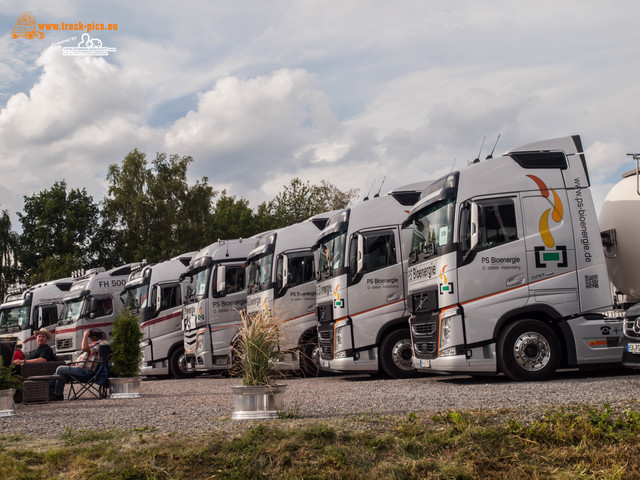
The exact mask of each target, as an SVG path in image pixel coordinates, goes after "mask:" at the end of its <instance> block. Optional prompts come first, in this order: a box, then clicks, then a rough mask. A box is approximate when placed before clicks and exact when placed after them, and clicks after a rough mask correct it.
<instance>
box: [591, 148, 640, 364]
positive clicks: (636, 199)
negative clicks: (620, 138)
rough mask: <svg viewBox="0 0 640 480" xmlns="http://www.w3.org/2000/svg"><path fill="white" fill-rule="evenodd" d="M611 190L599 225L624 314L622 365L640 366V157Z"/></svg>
mask: <svg viewBox="0 0 640 480" xmlns="http://www.w3.org/2000/svg"><path fill="white" fill-rule="evenodd" d="M629 155H632V156H633V158H634V160H635V161H636V168H635V169H634V170H631V171H629V172H627V173H625V174H623V175H622V177H623V178H622V180H621V181H620V182H618V183H617V184H616V185H614V186H613V188H612V189H611V190H610V191H609V193H608V195H607V197H606V198H605V201H604V203H603V204H602V209H601V211H600V217H599V219H598V223H599V225H600V232H601V235H602V243H603V245H604V248H605V260H606V264H607V271H608V272H609V279H610V281H611V284H612V285H613V293H614V296H615V300H616V304H617V306H618V307H619V308H620V309H622V310H623V313H624V340H625V348H624V353H623V364H624V365H625V366H627V367H640V249H639V248H638V240H639V239H640V154H629Z"/></svg>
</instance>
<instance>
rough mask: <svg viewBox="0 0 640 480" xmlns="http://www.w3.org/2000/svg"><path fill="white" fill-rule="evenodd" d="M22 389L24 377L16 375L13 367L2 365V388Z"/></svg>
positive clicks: (0, 374) (0, 376) (0, 386)
mask: <svg viewBox="0 0 640 480" xmlns="http://www.w3.org/2000/svg"><path fill="white" fill-rule="evenodd" d="M11 388H15V389H16V390H22V377H20V376H18V375H14V374H13V372H12V370H11V368H9V367H3V366H2V365H0V390H9V389H11Z"/></svg>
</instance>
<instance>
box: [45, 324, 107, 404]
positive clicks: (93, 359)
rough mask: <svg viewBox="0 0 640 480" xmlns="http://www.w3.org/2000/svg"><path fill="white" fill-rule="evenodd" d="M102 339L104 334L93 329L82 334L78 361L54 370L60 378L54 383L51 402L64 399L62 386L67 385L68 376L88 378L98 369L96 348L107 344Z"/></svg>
mask: <svg viewBox="0 0 640 480" xmlns="http://www.w3.org/2000/svg"><path fill="white" fill-rule="evenodd" d="M103 338H104V333H102V331H101V330H98V329H95V328H94V329H91V330H87V331H86V332H84V335H83V336H82V353H81V354H80V356H79V357H78V360H77V361H75V362H73V363H71V364H69V365H60V366H59V367H58V368H57V369H56V375H60V376H61V377H62V378H61V379H60V380H56V381H55V388H54V390H53V400H56V401H59V400H63V399H64V385H65V383H67V379H68V378H69V374H71V375H74V376H78V377H79V376H90V375H92V374H93V372H94V371H95V370H96V368H98V347H100V345H106V344H107V342H106V341H105V340H103Z"/></svg>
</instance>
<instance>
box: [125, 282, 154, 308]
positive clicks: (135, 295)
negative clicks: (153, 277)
mask: <svg viewBox="0 0 640 480" xmlns="http://www.w3.org/2000/svg"><path fill="white" fill-rule="evenodd" d="M125 295H126V296H125V298H124V304H125V307H127V308H129V309H130V310H131V311H133V312H138V311H139V310H140V309H141V308H144V307H146V306H147V297H148V296H149V284H143V285H138V286H137V287H132V288H128V289H127V290H126V293H125Z"/></svg>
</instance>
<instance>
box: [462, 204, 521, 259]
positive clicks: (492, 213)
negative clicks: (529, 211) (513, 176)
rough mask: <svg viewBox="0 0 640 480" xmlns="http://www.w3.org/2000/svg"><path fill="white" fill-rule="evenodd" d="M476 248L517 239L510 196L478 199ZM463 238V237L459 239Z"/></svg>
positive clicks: (485, 247) (514, 210)
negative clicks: (477, 237)
mask: <svg viewBox="0 0 640 480" xmlns="http://www.w3.org/2000/svg"><path fill="white" fill-rule="evenodd" d="M477 203H478V222H479V229H478V235H479V239H478V250H485V249H487V248H492V247H495V246H497V245H502V244H505V243H508V242H512V241H514V240H517V239H518V232H517V228H516V209H515V205H514V203H513V199H511V198H491V199H486V200H478V202H477ZM461 240H464V239H461Z"/></svg>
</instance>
